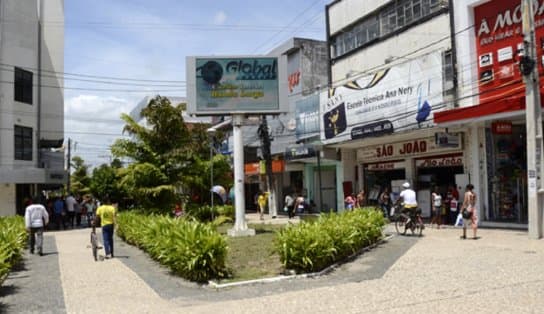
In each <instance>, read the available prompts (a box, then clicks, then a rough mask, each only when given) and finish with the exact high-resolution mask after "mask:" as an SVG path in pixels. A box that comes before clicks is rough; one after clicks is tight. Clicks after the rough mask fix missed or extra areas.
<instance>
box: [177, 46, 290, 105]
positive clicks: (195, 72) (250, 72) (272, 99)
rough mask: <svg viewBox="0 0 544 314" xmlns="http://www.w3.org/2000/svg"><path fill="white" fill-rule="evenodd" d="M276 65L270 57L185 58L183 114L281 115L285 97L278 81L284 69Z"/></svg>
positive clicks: (284, 67)
mask: <svg viewBox="0 0 544 314" xmlns="http://www.w3.org/2000/svg"><path fill="white" fill-rule="evenodd" d="M280 63H281V62H279V61H278V58H273V57H187V62H186V67H187V111H188V112H189V113H190V114H196V115H228V114H251V113H254V114H261V113H269V114H273V113H280V112H282V111H285V110H282V109H280V103H282V100H283V102H285V99H283V98H285V97H286V94H285V88H283V87H282V86H281V84H280V83H279V82H280V80H279V77H280V75H281V74H282V72H284V71H285V69H286V65H285V62H283V66H282V64H280ZM284 85H285V84H284ZM282 93H283V95H282Z"/></svg>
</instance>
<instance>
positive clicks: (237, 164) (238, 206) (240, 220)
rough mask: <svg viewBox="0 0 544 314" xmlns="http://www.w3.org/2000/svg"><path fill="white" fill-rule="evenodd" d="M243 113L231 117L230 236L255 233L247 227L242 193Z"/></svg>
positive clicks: (228, 232) (243, 194)
mask: <svg viewBox="0 0 544 314" xmlns="http://www.w3.org/2000/svg"><path fill="white" fill-rule="evenodd" d="M243 119H244V116H243V115H235V116H233V117H232V122H233V123H232V130H233V135H232V136H233V138H234V210H235V213H236V214H235V220H234V228H232V229H229V230H228V231H227V234H228V235H229V236H231V237H240V236H251V235H255V230H253V229H248V227H247V223H246V216H245V215H246V204H245V193H244V138H243V136H242V121H243Z"/></svg>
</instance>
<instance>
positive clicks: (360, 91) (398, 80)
mask: <svg viewBox="0 0 544 314" xmlns="http://www.w3.org/2000/svg"><path fill="white" fill-rule="evenodd" d="M442 72H443V71H442V55H441V53H440V52H433V53H430V54H427V55H424V56H421V57H419V58H417V59H414V60H411V61H408V62H405V63H402V64H398V65H395V66H392V67H391V68H387V69H384V70H381V71H379V72H376V73H374V74H372V75H366V76H363V77H361V78H358V79H356V80H354V81H351V82H349V83H347V84H344V85H342V86H338V87H336V88H334V89H333V90H332V92H331V93H330V94H329V95H327V94H323V96H322V99H321V100H320V106H321V118H320V124H321V140H322V142H323V143H325V144H330V143H338V142H344V141H349V140H353V139H360V138H365V137H371V136H380V135H384V134H390V133H394V132H399V131H407V130H411V129H417V128H423V127H430V126H432V123H433V122H432V121H433V113H434V112H435V111H436V110H438V109H437V107H439V106H441V105H442V92H443V88H442V86H443V81H442Z"/></svg>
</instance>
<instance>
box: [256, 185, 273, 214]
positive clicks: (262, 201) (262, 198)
mask: <svg viewBox="0 0 544 314" xmlns="http://www.w3.org/2000/svg"><path fill="white" fill-rule="evenodd" d="M269 194H270V193H268V192H263V191H260V192H259V197H258V198H257V204H259V214H261V220H263V219H264V218H263V215H264V209H265V208H266V203H267V202H268V195H269Z"/></svg>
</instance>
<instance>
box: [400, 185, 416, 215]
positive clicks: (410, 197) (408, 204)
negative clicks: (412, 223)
mask: <svg viewBox="0 0 544 314" xmlns="http://www.w3.org/2000/svg"><path fill="white" fill-rule="evenodd" d="M402 187H403V188H404V189H403V190H402V192H400V198H401V199H402V202H403V203H404V208H406V209H414V208H417V199H416V192H414V190H412V189H411V188H410V183H408V182H404V184H403V185H402Z"/></svg>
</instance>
